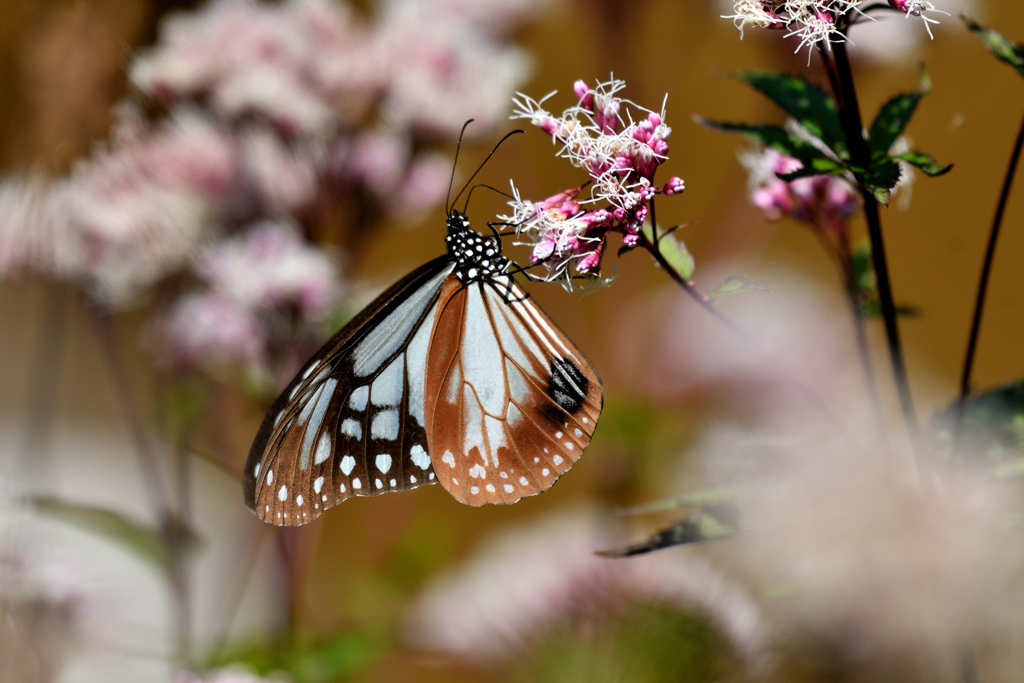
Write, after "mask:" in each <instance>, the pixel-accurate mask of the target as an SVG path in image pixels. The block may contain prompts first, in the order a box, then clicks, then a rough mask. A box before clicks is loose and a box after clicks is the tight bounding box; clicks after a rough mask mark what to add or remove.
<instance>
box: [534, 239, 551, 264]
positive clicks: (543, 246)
mask: <svg viewBox="0 0 1024 683" xmlns="http://www.w3.org/2000/svg"><path fill="white" fill-rule="evenodd" d="M553 253H555V243H554V242H553V241H552V240H544V241H543V242H538V243H537V245H536V246H535V247H534V248H533V253H532V254H530V260H531V261H533V262H534V263H538V262H540V261H544V260H545V259H549V258H551V255H552V254H553Z"/></svg>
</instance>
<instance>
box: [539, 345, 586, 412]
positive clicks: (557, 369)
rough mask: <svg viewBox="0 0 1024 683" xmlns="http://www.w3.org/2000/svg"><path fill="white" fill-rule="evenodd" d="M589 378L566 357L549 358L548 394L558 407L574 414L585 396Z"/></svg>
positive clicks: (578, 409) (581, 405)
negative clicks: (549, 377)
mask: <svg viewBox="0 0 1024 683" xmlns="http://www.w3.org/2000/svg"><path fill="white" fill-rule="evenodd" d="M589 388H590V380H589V379H587V376H586V375H584V374H583V371H582V370H580V369H579V368H578V367H576V364H575V363H573V362H572V361H571V360H569V359H568V358H552V359H551V379H550V380H548V389H547V392H548V396H550V397H551V400H552V401H554V402H555V403H557V404H558V407H559V408H561V409H562V410H564V411H565V412H567V413H569V414H570V415H575V414H576V413H578V412H579V411H580V408H582V407H583V402H584V401H586V398H587V390H588V389H589Z"/></svg>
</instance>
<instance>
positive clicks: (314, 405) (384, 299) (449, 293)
mask: <svg viewBox="0 0 1024 683" xmlns="http://www.w3.org/2000/svg"><path fill="white" fill-rule="evenodd" d="M506 137H507V136H506ZM499 144H500V143H499ZM495 149H496V148H495ZM493 153H494V152H493V151H492V154H493ZM488 158H490V157H488ZM478 172H479V169H478ZM474 176H475V174H474ZM470 180H472V178H471V179H470ZM467 186H468V183H467ZM463 189H465V188H463ZM460 195H461V192H460ZM457 200H458V196H456V200H455V201H457ZM467 204H468V199H467ZM447 214H448V217H447V235H446V236H445V246H446V253H445V254H444V255H443V256H440V257H438V258H435V259H434V260H432V261H430V262H428V263H426V264H424V265H422V266H420V267H419V268H417V269H416V270H414V271H412V272H411V273H409V274H408V275H406V276H405V277H404V278H402V279H401V280H399V281H398V282H397V283H395V284H394V285H393V286H392V287H390V288H389V289H388V290H387V291H385V292H384V293H383V294H381V295H380V296H378V297H377V298H376V299H375V300H374V301H373V302H372V303H370V304H369V305H368V306H367V307H366V308H364V309H363V310H362V311H360V312H359V313H358V314H357V315H356V316H355V317H354V318H353V319H352V320H351V321H350V322H349V323H348V324H347V325H345V327H343V328H342V329H341V330H340V331H339V332H338V333H337V334H336V335H335V336H334V337H333V338H332V339H330V340H329V341H328V342H327V343H326V344H325V345H324V346H323V348H321V349H320V350H319V351H317V352H316V353H315V354H314V355H313V357H312V358H311V359H310V360H309V361H308V362H307V363H306V364H305V366H304V369H303V370H302V371H301V372H300V373H299V374H298V375H297V376H296V377H295V378H294V379H293V380H292V381H291V382H290V383H289V384H288V386H287V387H286V388H285V389H284V391H283V392H282V393H281V395H280V396H279V397H278V398H277V400H276V401H275V402H274V404H273V405H272V406H271V408H270V411H269V412H268V413H267V416H266V417H265V418H264V420H263V423H262V425H261V426H260V428H259V431H258V432H257V434H256V438H255V440H254V442H253V445H252V448H251V449H250V451H249V457H248V460H247V462H246V465H245V472H244V477H243V487H244V496H245V503H246V505H248V507H249V508H250V509H252V510H253V511H254V512H255V513H256V514H257V515H258V516H259V517H260V519H262V520H263V521H265V522H269V523H271V524H275V525H283V526H293V525H298V524H305V523H307V522H310V521H312V520H314V519H316V518H317V517H318V516H320V514H321V513H322V512H323V511H324V510H326V509H327V508H330V507H332V506H334V505H337V504H338V503H340V502H341V501H343V500H345V499H346V498H348V497H350V496H372V495H377V494H380V493H385V492H388V491H404V490H407V489H413V488H417V487H419V486H423V485H426V484H433V483H435V482H440V483H441V485H442V486H443V487H444V488H445V489H446V490H447V491H448V492H449V493H451V494H452V496H454V497H455V498H456V499H457V500H458V501H460V502H462V503H465V504H468V505H473V506H479V505H484V504H486V503H502V504H503V503H514V502H516V501H518V500H519V499H520V498H522V497H524V496H530V495H534V494H537V493H540V492H541V491H544V490H546V489H548V488H549V487H550V486H551V485H552V484H553V483H554V482H555V480H556V479H558V478H559V477H560V476H561V475H562V474H564V473H565V472H566V471H567V470H568V469H569V468H570V467H572V466H573V464H575V462H576V461H577V460H578V459H579V457H580V455H581V454H582V452H583V449H584V448H586V447H587V445H588V444H589V443H590V439H591V436H592V435H593V433H594V428H595V427H596V426H597V420H598V418H599V416H600V414H601V408H602V406H603V393H602V387H601V379H600V377H599V376H598V374H597V370H596V369H595V368H594V366H593V364H592V363H591V362H590V361H589V360H588V359H587V357H586V356H585V355H583V352H582V351H580V349H579V348H578V347H577V346H576V345H575V344H574V343H573V342H572V341H571V340H570V339H569V338H568V337H567V336H566V335H565V333H564V332H562V330H561V329H559V328H558V326H557V325H556V324H555V323H554V322H553V321H552V320H551V318H549V317H548V316H547V315H546V314H545V313H544V311H542V310H541V309H540V307H539V306H538V305H537V304H536V303H535V302H534V301H533V299H532V298H530V296H529V294H527V293H526V291H525V290H524V289H523V288H522V287H521V286H520V285H519V283H518V282H517V281H516V280H515V279H514V278H513V274H512V273H511V272H510V270H513V268H512V267H513V266H514V264H513V262H512V261H511V260H509V259H508V258H507V257H505V256H503V255H502V253H501V251H502V243H501V235H500V233H498V231H497V230H495V229H494V225H496V224H489V227H491V229H492V231H493V233H494V234H493V235H483V234H481V233H478V232H476V231H475V230H473V229H472V228H471V227H470V222H469V219H468V218H467V217H466V214H465V213H464V212H461V211H458V210H456V209H455V208H454V202H453V206H452V208H450V209H448V210H447Z"/></svg>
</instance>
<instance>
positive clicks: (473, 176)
mask: <svg viewBox="0 0 1024 683" xmlns="http://www.w3.org/2000/svg"><path fill="white" fill-rule="evenodd" d="M463 130H465V126H463ZM522 132H524V131H523V130H521V129H519V128H517V129H516V130H514V131H511V132H510V133H507V134H506V135H505V137H503V138H502V139H500V140H498V144H496V145H495V146H494V149H492V150H491V153H490V154H488V155H487V158H486V159H484V160H483V161H482V162H481V163H480V166H478V167H477V169H476V171H474V172H473V175H471V176H470V177H469V180H467V181H466V184H465V185H463V186H462V189H461V190H459V193H458V194H457V195H455V199H453V200H452V205H453V206H454V204H455V202H457V201H459V197H461V196H462V193H463V192H465V191H466V188H468V187H469V184H470V183H472V182H473V178H476V176H477V174H478V173H480V171H481V170H483V167H484V165H485V164H486V163H487V162H488V161H489V160H490V158H491V157H492V156H494V153H495V152H497V151H498V148H499V147H501V143H503V142H505V140H508V139H509V138H510V137H512V136H513V135H515V134H516V133H522ZM456 153H458V152H457V151H456ZM449 191H450V190H449Z"/></svg>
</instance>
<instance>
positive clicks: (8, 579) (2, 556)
mask: <svg viewBox="0 0 1024 683" xmlns="http://www.w3.org/2000/svg"><path fill="white" fill-rule="evenodd" d="M80 600H81V598H80V595H79V593H78V589H77V586H76V582H75V581H74V579H73V578H72V577H71V576H70V574H69V573H68V572H67V571H66V570H64V569H62V568H59V567H41V566H40V563H39V562H38V561H36V559H35V558H33V557H32V556H31V555H30V554H28V553H26V552H24V551H22V550H17V549H15V548H13V547H6V548H4V549H3V550H0V681H11V682H12V683H13V682H15V681H17V683H50V682H51V681H56V680H57V679H58V675H59V673H60V670H61V665H62V664H63V660H64V656H65V655H66V654H67V652H68V649H69V647H70V645H71V644H72V642H73V639H74V636H75V630H76V622H77V617H78V611H79V610H78V608H79V603H80Z"/></svg>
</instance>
